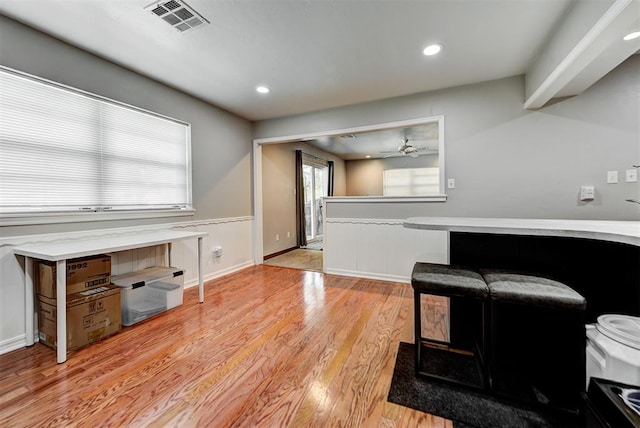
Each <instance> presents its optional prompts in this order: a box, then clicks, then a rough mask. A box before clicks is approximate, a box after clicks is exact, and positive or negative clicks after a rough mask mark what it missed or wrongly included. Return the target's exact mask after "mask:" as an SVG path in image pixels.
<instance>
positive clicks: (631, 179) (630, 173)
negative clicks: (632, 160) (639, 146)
mask: <svg viewBox="0 0 640 428" xmlns="http://www.w3.org/2000/svg"><path fill="white" fill-rule="evenodd" d="M625 180H626V182H627V183H637V182H638V170H637V169H628V170H626V171H625Z"/></svg>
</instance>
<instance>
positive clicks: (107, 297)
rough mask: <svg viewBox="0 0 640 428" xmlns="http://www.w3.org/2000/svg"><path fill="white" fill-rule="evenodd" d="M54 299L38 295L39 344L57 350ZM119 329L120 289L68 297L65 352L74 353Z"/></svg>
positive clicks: (96, 290) (107, 289)
mask: <svg viewBox="0 0 640 428" xmlns="http://www.w3.org/2000/svg"><path fill="white" fill-rule="evenodd" d="M56 315H57V313H56V300H55V299H49V298H47V297H44V296H38V330H39V338H40V342H42V343H43V344H45V345H47V346H50V347H52V348H54V349H56V345H57V331H56V328H57V316H56ZM121 329H122V324H121V316H120V288H118V287H112V286H105V287H99V288H95V289H92V290H87V291H82V292H80V293H74V294H71V295H68V296H67V351H73V350H76V349H78V348H81V347H83V346H86V345H89V344H91V343H94V342H97V341H99V340H101V339H104V338H105V337H108V336H111V335H113V334H115V333H118V332H119V331H120V330H121Z"/></svg>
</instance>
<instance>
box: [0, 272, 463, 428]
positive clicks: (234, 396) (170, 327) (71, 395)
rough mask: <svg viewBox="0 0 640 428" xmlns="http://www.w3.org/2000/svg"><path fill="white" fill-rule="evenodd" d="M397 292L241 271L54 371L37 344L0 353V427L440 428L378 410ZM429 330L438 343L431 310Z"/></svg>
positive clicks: (397, 410) (332, 278) (409, 316)
mask: <svg viewBox="0 0 640 428" xmlns="http://www.w3.org/2000/svg"><path fill="white" fill-rule="evenodd" d="M412 299H413V292H412V289H411V287H410V286H409V285H407V284H399V283H392V282H384V281H375V280H367V279H361V278H350V277H342V276H336V275H326V274H322V273H319V272H307V271H302V270H296V269H287V268H280V267H273V266H253V267H250V268H247V269H244V270H242V271H240V272H237V273H234V274H231V275H227V276H225V277H222V278H218V279H216V280H214V281H210V282H208V283H207V284H206V286H205V302H204V303H203V304H200V303H198V296H197V289H196V288H195V287H194V288H191V289H187V290H186V291H185V296H184V304H183V305H181V306H179V307H177V308H175V309H173V310H171V311H168V312H166V313H164V314H161V315H159V316H156V317H154V318H152V319H149V320H146V321H144V322H142V323H140V324H138V325H135V326H132V327H126V328H124V329H123V331H122V332H121V333H119V334H117V335H114V336H112V337H110V338H108V339H105V340H103V341H101V342H99V343H97V344H94V345H92V346H90V347H88V348H85V349H81V350H78V351H76V352H73V353H70V354H69V357H68V361H67V362H66V363H64V364H57V363H56V355H55V352H54V351H53V350H51V349H49V348H46V347H45V346H43V345H41V344H36V345H34V346H32V347H29V348H24V349H19V350H17V351H14V352H11V353H8V354H5V355H0V421H2V422H1V425H2V426H11V427H18V428H20V427H39V426H65V427H66V426H92V427H101V426H105V427H106V426H109V427H111V426H135V427H140V426H142V427H144V426H150V427H154V426H156V427H165V426H177V427H191V426H216V427H256V426H259V427H261V426H265V427H287V426H292V427H299V426H312V427H313V426H322V427H324V426H345V427H348V426H366V427H369V426H382V427H409V426H411V427H413V426H425V427H434V428H435V427H451V426H452V425H451V422H450V421H447V420H444V419H442V418H439V417H436V416H433V415H428V414H425V413H422V412H418V411H416V410H413V409H408V408H405V407H402V406H398V405H396V404H393V403H389V402H387V401H386V397H387V394H388V390H389V385H390V384H391V377H392V374H393V367H394V365H395V358H396V353H397V350H398V345H399V342H400V341H405V342H412V341H413V303H412ZM423 306H424V309H425V312H426V313H427V318H428V320H429V321H428V322H429V323H431V325H430V326H428V329H429V332H430V333H432V334H435V335H438V334H440V335H441V336H444V335H445V334H446V329H447V328H448V327H447V325H446V311H447V310H448V307H447V305H446V302H443V301H442V300H437V299H436V300H429V299H428V300H426V301H425V303H424V304H423Z"/></svg>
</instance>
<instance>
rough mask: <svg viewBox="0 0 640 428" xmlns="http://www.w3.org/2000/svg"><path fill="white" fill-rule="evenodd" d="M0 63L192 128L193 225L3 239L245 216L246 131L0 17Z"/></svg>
mask: <svg viewBox="0 0 640 428" xmlns="http://www.w3.org/2000/svg"><path fill="white" fill-rule="evenodd" d="M0 43H1V49H0V63H1V64H2V65H5V66H7V67H11V68H14V69H17V70H20V71H24V72H27V73H30V74H34V75H37V76H40V77H44V78H46V79H50V80H53V81H56V82H60V83H63V84H66V85H69V86H73V87H76V88H79V89H83V90H85V91H89V92H92V93H95V94H98V95H102V96H105V97H108V98H111V99H114V100H118V101H121V102H124V103H128V104H131V105H134V106H137V107H141V108H144V109H148V110H151V111H155V112H158V113H161V114H163V115H166V116H170V117H174V118H177V119H180V120H183V121H185V122H189V123H191V150H192V159H193V176H192V183H193V201H194V207H195V209H196V215H195V216H194V217H179V218H175V217H174V218H167V219H154V220H150V219H145V220H135V221H126V222H123V221H107V222H92V223H74V224H58V225H40V226H11V227H3V228H2V229H1V230H0V234H1V235H2V236H13V235H22V234H34V233H47V232H62V231H70V230H79V229H98V228H107V227H120V226H133V225H137V224H149V223H161V222H174V221H189V220H203V219H211V218H227V217H242V216H250V215H251V214H252V198H251V192H252V188H251V168H252V167H251V148H252V145H251V139H252V124H251V123H250V122H249V121H247V120H245V119H242V118H239V117H238V116H235V115H233V114H231V113H229V112H226V111H224V110H221V109H219V108H216V107H213V106H212V105H210V104H208V103H205V102H203V101H201V100H199V99H196V98H194V97H191V96H189V95H186V94H184V93H182V92H180V91H177V90H174V89H172V88H170V87H167V86H165V85H163V84H161V83H158V82H156V81H154V80H151V79H148V78H146V77H143V76H141V75H139V74H137V73H134V72H132V71H130V70H127V69H125V68H122V67H119V66H117V65H114V64H113V63H111V62H108V61H105V60H103V59H100V58H98V57H96V56H94V55H92V54H90V53H87V52H85V51H82V50H80V49H77V48H74V47H72V46H70V45H68V44H66V43H64V42H61V41H59V40H57V39H54V38H52V37H49V36H46V35H44V34H43V33H40V32H38V31H35V30H33V29H31V28H29V27H26V26H24V25H22V24H19V23H17V22H15V21H13V20H10V19H8V18H6V17H3V16H0Z"/></svg>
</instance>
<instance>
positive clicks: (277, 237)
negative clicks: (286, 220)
mask: <svg viewBox="0 0 640 428" xmlns="http://www.w3.org/2000/svg"><path fill="white" fill-rule="evenodd" d="M279 240H280V234H279V233H276V241H279Z"/></svg>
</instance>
